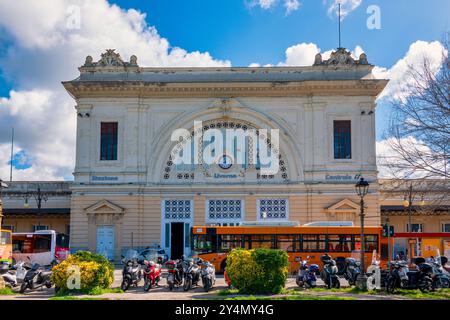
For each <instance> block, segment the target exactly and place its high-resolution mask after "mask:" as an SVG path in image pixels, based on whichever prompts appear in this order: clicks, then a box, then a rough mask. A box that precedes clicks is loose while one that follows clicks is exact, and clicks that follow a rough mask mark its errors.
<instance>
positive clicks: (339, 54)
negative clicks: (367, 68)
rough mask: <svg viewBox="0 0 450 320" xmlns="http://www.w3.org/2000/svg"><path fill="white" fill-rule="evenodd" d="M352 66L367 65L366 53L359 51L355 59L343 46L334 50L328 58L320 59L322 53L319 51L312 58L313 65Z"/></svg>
mask: <svg viewBox="0 0 450 320" xmlns="http://www.w3.org/2000/svg"><path fill="white" fill-rule="evenodd" d="M330 65H331V66H337V65H344V66H353V65H369V62H368V61H367V55H366V54H365V53H361V55H360V56H359V60H355V59H354V58H353V57H352V54H351V52H350V51H348V50H347V49H345V48H338V49H337V50H336V51H333V52H332V53H331V56H330V58H329V59H328V60H322V55H321V54H320V53H318V54H316V57H315V59H314V66H330Z"/></svg>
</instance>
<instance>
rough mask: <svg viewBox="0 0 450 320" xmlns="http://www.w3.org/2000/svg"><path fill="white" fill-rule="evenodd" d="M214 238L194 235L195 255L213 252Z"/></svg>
mask: <svg viewBox="0 0 450 320" xmlns="http://www.w3.org/2000/svg"><path fill="white" fill-rule="evenodd" d="M215 239H216V237H215V236H212V235H206V234H196V235H194V237H193V246H194V251H195V252H197V253H211V252H215V250H216V249H215V247H216V246H215V243H214V242H215ZM213 240H214V241H213Z"/></svg>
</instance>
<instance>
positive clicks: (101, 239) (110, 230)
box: [97, 226, 115, 260]
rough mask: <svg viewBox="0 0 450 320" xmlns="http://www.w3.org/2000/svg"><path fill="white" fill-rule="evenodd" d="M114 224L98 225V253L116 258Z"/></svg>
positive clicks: (109, 257) (110, 258)
mask: <svg viewBox="0 0 450 320" xmlns="http://www.w3.org/2000/svg"><path fill="white" fill-rule="evenodd" d="M114 233H115V232H114V226H99V227H97V253H100V254H102V255H104V256H105V257H106V258H108V259H109V260H114Z"/></svg>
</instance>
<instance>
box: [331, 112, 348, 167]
mask: <svg viewBox="0 0 450 320" xmlns="http://www.w3.org/2000/svg"><path fill="white" fill-rule="evenodd" d="M333 124H334V126H333V127H334V159H351V158H352V134H351V121H349V120H338V121H334V123H333Z"/></svg>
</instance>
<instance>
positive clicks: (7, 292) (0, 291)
mask: <svg viewBox="0 0 450 320" xmlns="http://www.w3.org/2000/svg"><path fill="white" fill-rule="evenodd" d="M15 294H16V293H15V292H14V291H13V290H12V289H11V288H8V287H5V288H3V289H0V296H12V295H15Z"/></svg>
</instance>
